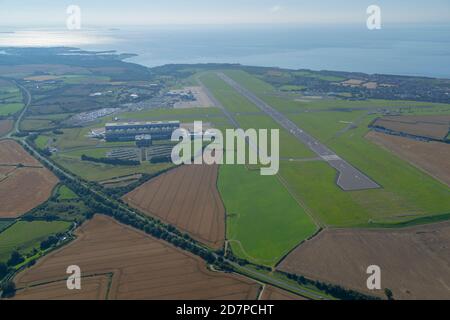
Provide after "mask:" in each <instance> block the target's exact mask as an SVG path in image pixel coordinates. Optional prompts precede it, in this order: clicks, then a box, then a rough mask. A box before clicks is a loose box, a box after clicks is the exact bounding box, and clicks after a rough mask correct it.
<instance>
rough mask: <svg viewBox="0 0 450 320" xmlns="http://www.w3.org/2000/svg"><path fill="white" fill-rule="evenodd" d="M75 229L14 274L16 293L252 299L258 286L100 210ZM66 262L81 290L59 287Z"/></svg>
mask: <svg viewBox="0 0 450 320" xmlns="http://www.w3.org/2000/svg"><path fill="white" fill-rule="evenodd" d="M77 235H78V238H77V239H76V240H75V241H73V242H72V243H70V244H69V245H67V246H65V247H63V248H61V249H59V250H57V251H54V252H52V253H51V254H49V255H48V256H46V257H44V258H43V259H41V260H39V261H38V263H36V265H35V266H33V267H31V268H30V269H27V270H25V271H22V272H21V273H20V274H18V275H17V276H16V278H15V279H14V281H15V283H16V286H17V288H18V291H17V294H16V297H15V298H16V299H27V298H32V299H47V298H52V299H76V298H80V297H87V296H92V297H95V298H98V297H103V296H105V294H104V293H105V291H106V292H107V295H108V297H107V298H108V299H142V300H143V299H146V300H150V299H237V300H241V299H255V298H256V296H257V294H258V291H259V288H260V286H259V285H258V284H256V283H255V282H252V281H249V280H246V279H245V278H243V277H240V276H237V275H232V274H224V273H218V272H212V271H209V270H208V269H207V266H206V264H205V262H204V261H203V260H200V259H199V258H197V257H195V256H192V255H191V254H189V253H187V252H184V251H181V250H178V249H176V248H175V247H173V246H171V245H169V244H167V243H165V242H163V241H160V240H156V239H154V238H152V237H150V236H149V235H146V234H144V233H142V232H140V231H137V230H135V229H132V228H130V227H128V226H125V225H122V224H119V223H118V222H116V221H115V220H113V219H111V218H109V217H106V216H100V215H96V216H94V218H93V219H92V220H90V221H88V222H86V223H85V224H84V225H83V226H82V227H81V228H79V229H78V230H77ZM69 265H78V266H80V268H81V271H82V276H83V278H82V282H81V287H82V290H81V291H77V292H74V291H68V290H67V289H64V281H63V280H64V279H66V277H67V275H66V273H65V271H66V268H67V267H68V266H69ZM99 275H102V276H104V277H105V276H108V277H109V279H110V283H109V284H108V288H106V290H105V281H104V278H98V277H95V278H91V277H90V276H99ZM94 280H95V281H94ZM84 281H86V285H84V284H85V282H84ZM50 283H53V284H50Z"/></svg>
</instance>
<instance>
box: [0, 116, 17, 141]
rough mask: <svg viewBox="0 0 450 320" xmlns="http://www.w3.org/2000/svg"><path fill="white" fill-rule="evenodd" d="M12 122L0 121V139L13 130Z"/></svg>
mask: <svg viewBox="0 0 450 320" xmlns="http://www.w3.org/2000/svg"><path fill="white" fill-rule="evenodd" d="M13 124H14V121H12V120H0V137H2V136H4V135H5V134H7V133H8V132H10V131H11V129H12V128H13Z"/></svg>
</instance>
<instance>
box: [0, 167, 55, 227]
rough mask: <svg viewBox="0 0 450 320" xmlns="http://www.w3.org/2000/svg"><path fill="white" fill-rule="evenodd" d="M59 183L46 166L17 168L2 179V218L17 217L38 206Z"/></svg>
mask: <svg viewBox="0 0 450 320" xmlns="http://www.w3.org/2000/svg"><path fill="white" fill-rule="evenodd" d="M57 184H58V179H57V178H56V177H55V176H54V175H53V174H52V173H51V172H50V171H48V170H47V169H46V168H26V167H25V168H16V170H14V171H13V172H11V173H9V174H8V175H7V177H5V178H3V180H1V181H0V203H1V206H0V218H17V217H19V216H21V215H22V214H24V213H26V212H28V211H30V210H31V209H33V208H35V207H37V206H38V205H40V204H41V203H43V202H45V201H46V200H47V199H48V198H49V197H50V196H51V194H52V190H53V188H54V187H55V186H56V185H57Z"/></svg>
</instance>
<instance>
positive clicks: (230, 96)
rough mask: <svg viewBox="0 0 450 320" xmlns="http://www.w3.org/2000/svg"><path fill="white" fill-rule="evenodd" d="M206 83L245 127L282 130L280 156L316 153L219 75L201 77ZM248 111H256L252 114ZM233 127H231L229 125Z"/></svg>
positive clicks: (302, 156)
mask: <svg viewBox="0 0 450 320" xmlns="http://www.w3.org/2000/svg"><path fill="white" fill-rule="evenodd" d="M201 80H202V81H203V82H204V84H205V85H206V86H207V87H208V88H209V89H210V90H211V92H212V94H214V96H215V97H216V98H217V99H218V100H219V101H220V102H221V103H222V105H223V106H224V107H225V108H226V109H227V110H228V111H230V112H232V113H234V118H235V119H236V121H237V122H238V123H239V125H240V127H241V128H243V129H248V128H254V129H279V130H280V156H281V157H282V158H308V157H313V156H314V154H313V153H312V152H311V151H310V150H309V149H308V148H307V147H306V146H304V145H303V144H301V143H300V142H298V141H297V140H296V139H295V138H294V136H292V135H291V134H290V133H289V132H287V131H286V130H284V129H282V128H281V127H280V126H279V125H278V124H277V123H276V122H275V121H273V120H272V119H271V118H270V117H268V116H266V115H264V114H262V113H261V112H260V110H259V109H258V108H257V107H256V106H255V105H254V104H252V103H251V102H250V101H248V100H247V99H246V98H244V97H242V96H241V95H239V94H238V93H237V92H236V91H234V89H233V88H231V87H230V86H229V85H228V84H226V83H225V82H224V81H223V80H222V79H220V78H219V77H218V76H217V75H215V74H211V73H208V74H206V75H203V76H202V77H201ZM246 112H251V113H256V114H252V115H248V114H245V113H246ZM229 128H231V127H229Z"/></svg>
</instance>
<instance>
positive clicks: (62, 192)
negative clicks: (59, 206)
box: [58, 185, 78, 200]
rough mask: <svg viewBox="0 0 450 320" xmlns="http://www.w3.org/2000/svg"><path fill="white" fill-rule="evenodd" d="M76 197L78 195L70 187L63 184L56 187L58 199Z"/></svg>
mask: <svg viewBox="0 0 450 320" xmlns="http://www.w3.org/2000/svg"><path fill="white" fill-rule="evenodd" d="M73 199H78V196H77V195H76V193H75V192H73V191H72V190H71V189H69V188H68V187H66V186H65V185H61V186H59V187H58V200H73Z"/></svg>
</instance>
